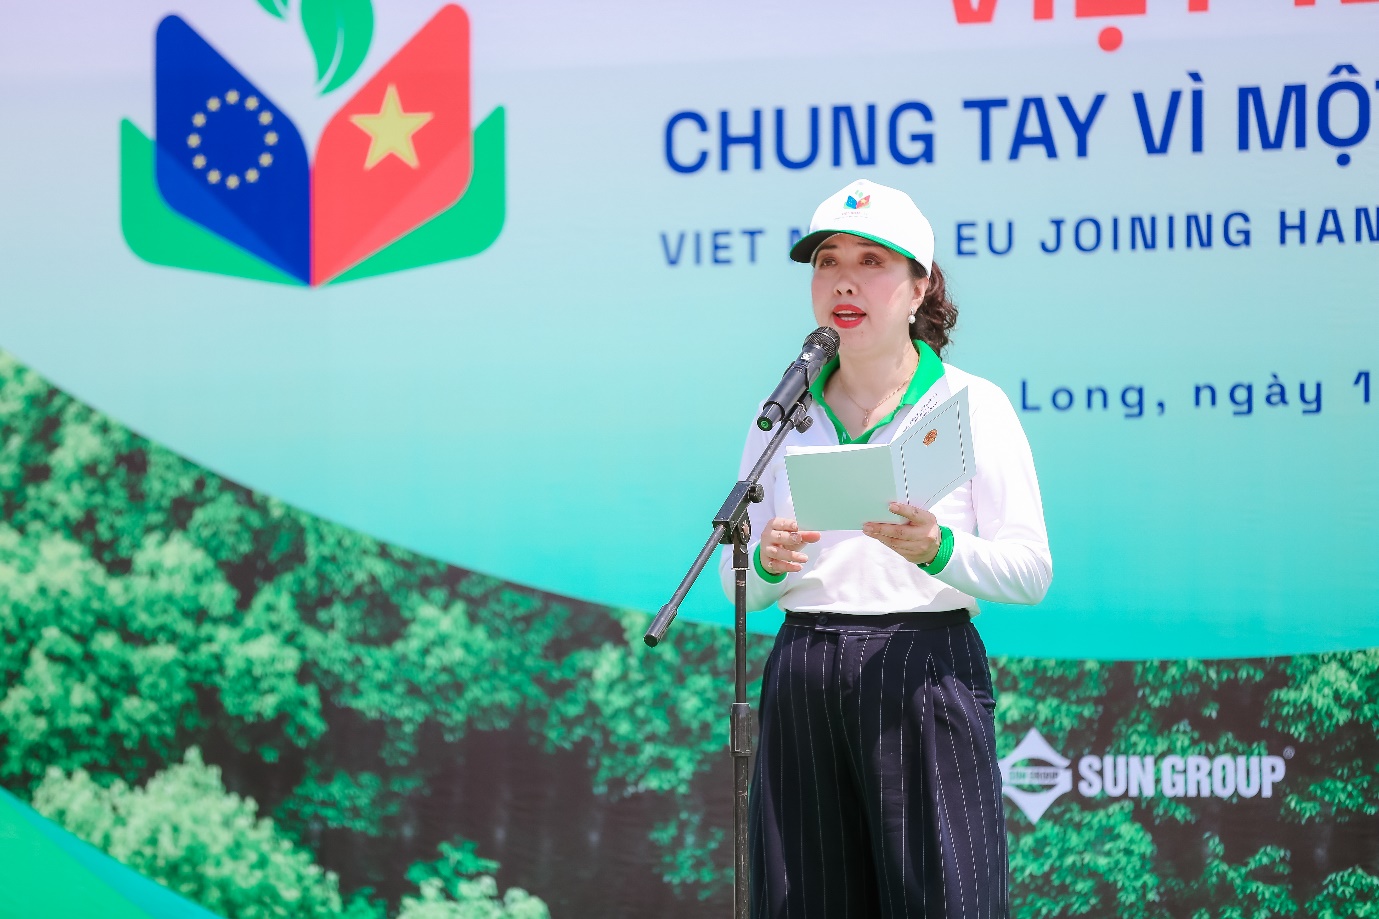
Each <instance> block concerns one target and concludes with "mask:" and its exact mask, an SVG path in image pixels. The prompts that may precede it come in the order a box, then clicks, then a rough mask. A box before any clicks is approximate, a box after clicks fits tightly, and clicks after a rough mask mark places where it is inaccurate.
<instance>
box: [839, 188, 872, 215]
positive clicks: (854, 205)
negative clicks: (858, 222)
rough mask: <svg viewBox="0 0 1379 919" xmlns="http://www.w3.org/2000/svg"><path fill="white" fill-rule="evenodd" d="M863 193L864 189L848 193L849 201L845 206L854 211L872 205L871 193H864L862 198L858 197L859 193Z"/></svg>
mask: <svg viewBox="0 0 1379 919" xmlns="http://www.w3.org/2000/svg"><path fill="white" fill-rule="evenodd" d="M861 194H862V189H860V188H859V189H857V191H856V193H855V194H851V195H848V199H847V202H846V203H845V204H844V205H843V206H844V207H846V208H847V209H848V210H853V211H857V210H861V209H862V208H864V207H871V195H862V197H861V198H858V197H857V195H861Z"/></svg>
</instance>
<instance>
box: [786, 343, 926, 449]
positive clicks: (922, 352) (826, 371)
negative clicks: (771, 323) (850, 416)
mask: <svg viewBox="0 0 1379 919" xmlns="http://www.w3.org/2000/svg"><path fill="white" fill-rule="evenodd" d="M914 346H915V351H917V352H919V365H918V366H916V367H915V373H914V376H912V377H910V385H909V386H908V387H906V389H905V395H903V396H901V397H900V404H899V405H897V406H896V407H895V408H894V409H892V410H891V413H890V414H889V415H887V416H886V417H885V418H882V419H881V420H880V421H878V422H876V424H874V425H872V426H871V427H870V428H867V430H865V431H863V432H862V433H861V435H859V436H858V437H856V438H853V437H851V436H850V435H849V434H848V429H847V428H845V427H844V426H843V423H842V422H841V421H839V420H838V416H837V415H835V414H833V409H832V408H830V407H829V405H828V403H827V402H825V401H824V387H825V386H827V385H828V380H829V377H831V376H833V373H834V371H836V370H837V369H838V364H839V359H838V358H837V357H835V358H833V360H831V361H829V362H828V363H827V364H824V366H823V369H821V370H820V371H819V375H818V376H817V377H815V378H814V382H813V383H812V384H810V387H809V394H810V395H812V396H813V397H814V401H815V402H817V403H819V405H820V406H822V407H823V410H824V414H825V415H827V416H828V420H829V421H831V422H833V430H834V431H836V432H837V434H838V443H839V444H842V445H846V444H864V443H866V442H867V441H868V440H869V439H870V438H871V435H872V434H873V433H875V432H876V429H877V428H882V427H885V426H886V425H888V424H890V423H891V422H892V421H893V420H895V416H896V414H897V413H898V412H899V411H900V410H901V409H902V408H907V407H909V406H911V405H914V404H915V403H916V402H918V401H919V400H920V397H921V396H923V395H924V394H925V393H926V392H928V391H929V389H930V388H931V387H932V386H933V385H934V384H935V383H937V382H938V381H939V378H940V377H942V376H943V361H941V360H939V356H938V355H937V354H935V353H934V349H933V348H931V347H929V345H928V343H927V342H923V341H919V340H915V341H914Z"/></svg>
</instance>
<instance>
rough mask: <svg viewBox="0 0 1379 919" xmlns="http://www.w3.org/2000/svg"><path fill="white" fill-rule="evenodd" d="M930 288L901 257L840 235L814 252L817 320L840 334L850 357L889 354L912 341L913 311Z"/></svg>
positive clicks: (862, 241) (892, 252)
mask: <svg viewBox="0 0 1379 919" xmlns="http://www.w3.org/2000/svg"><path fill="white" fill-rule="evenodd" d="M928 283H929V282H928V281H927V280H918V281H917V280H915V278H913V277H912V276H911V275H910V263H909V260H908V259H907V258H905V256H903V255H901V254H900V253H899V252H896V251H894V250H892V249H887V248H886V247H885V246H882V245H880V244H879V243H874V242H872V241H871V240H869V239H863V238H862V237H860V236H852V235H850V234H847V233H838V234H836V235H834V236H830V237H829V238H828V239H825V240H824V241H823V242H822V243H820V244H819V248H818V249H816V250H815V251H814V280H813V284H812V286H811V293H812V295H813V300H814V319H815V321H816V322H818V323H819V325H822V326H829V327H830V328H834V329H837V330H838V337H839V339H840V340H841V343H842V344H841V347H842V348H846V349H847V350H848V351H849V352H853V353H862V352H869V351H875V352H885V351H889V350H892V349H894V348H896V347H897V346H898V345H899V344H900V343H901V342H908V341H909V339H910V332H909V324H910V312H911V311H912V310H913V309H914V308H915V306H916V305H918V303H919V301H920V300H921V299H922V298H923V296H924V290H925V288H926V287H928Z"/></svg>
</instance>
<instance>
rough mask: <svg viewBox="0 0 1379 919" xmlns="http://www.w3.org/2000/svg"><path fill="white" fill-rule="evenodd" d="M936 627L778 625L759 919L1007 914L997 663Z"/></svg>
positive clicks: (767, 725)
mask: <svg viewBox="0 0 1379 919" xmlns="http://www.w3.org/2000/svg"><path fill="white" fill-rule="evenodd" d="M924 615H926V614H910V615H905V616H888V617H865V618H859V617H850V616H829V617H821V618H818V619H816V620H815V621H814V622H812V623H809V622H800V621H798V620H797V617H795V616H794V615H791V616H790V617H788V618H787V620H786V623H785V625H784V626H782V628H781V631H780V633H779V634H778V635H777V637H776V643H775V646H774V647H773V648H772V650H771V655H770V657H769V659H768V660H767V662H766V668H765V671H764V673H763V679H762V687H761V706H760V709H759V715H760V723H761V733H760V737H759V741H758V746H757V762H756V771H755V773H754V776H753V779H752V790H751V810H750V831H749V832H750V835H751V869H752V878H751V880H752V915H753V917H755V919H766V917H790V919H807V917H811V916H812V917H816V919H847V917H857V919H862V917H873V916H886V917H908V919H939V917H942V919H1005V917H1007V916H1008V915H1009V911H1010V904H1009V896H1008V877H1007V861H1008V851H1007V846H1006V835H1005V833H1006V827H1005V815H1004V811H1003V808H1002V803H1001V774H1000V769H999V767H998V765H997V762H996V739H995V733H994V730H995V723H994V719H993V717H992V713H993V712H994V711H995V707H996V703H995V698H994V694H993V691H992V685H991V673H990V669H989V667H988V665H987V659H986V649H985V647H984V646H983V645H982V641H981V639H980V638H979V637H978V635H977V631H976V629H975V628H973V627H972V625H971V624H970V623H966V622H962V623H961V624H955V625H947V626H940V627H937V628H933V627H928V626H931V625H932V624H933V623H935V622H938V621H943V620H940V619H938V617H939V616H943V617H945V618H946V619H947V620H949V621H952V619H953V618H954V617H952V616H950V615H948V614H933V615H934V617H935V618H934V619H932V620H927V621H926V620H924V619H923V618H922V617H923V616H924ZM959 621H961V620H960V619H959Z"/></svg>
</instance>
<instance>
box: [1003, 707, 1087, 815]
mask: <svg viewBox="0 0 1379 919" xmlns="http://www.w3.org/2000/svg"><path fill="white" fill-rule="evenodd" d="M1037 763H1042V764H1043V765H1036V764H1037ZM1068 763H1069V760H1068V759H1067V758H1066V757H1063V756H1060V755H1059V754H1058V753H1057V752H1056V751H1055V750H1054V749H1053V747H1051V746H1049V742H1048V741H1047V740H1045V739H1044V735H1042V734H1040V733H1039V732H1038V731H1036V730H1034V729H1033V728H1030V732H1029V733H1028V734H1026V735H1025V739H1024V740H1022V741H1020V743H1019V744H1017V745H1016V747H1015V749H1014V750H1011V751H1010V755H1009V756H1007V757H1006V758H1005V759H1003V760H1001V761H1000V762H999V763H998V765H999V766H1000V767H1001V782H1002V786H1003V789H1002V790H1003V791H1005V794H1006V797H1007V798H1009V799H1010V800H1012V801H1014V802H1015V806H1016V807H1018V808H1020V810H1022V811H1024V814H1025V816H1026V817H1028V818H1029V821H1030V823H1038V822H1039V818H1040V817H1042V816H1044V811H1046V810H1048V809H1049V805H1051V804H1053V802H1054V801H1057V800H1058V799H1059V797H1060V796H1062V795H1065V794H1067V793H1068V792H1070V791H1072V789H1073V774H1072V772H1071V771H1070V770H1069V769H1068ZM1036 789H1037V790H1036Z"/></svg>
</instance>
